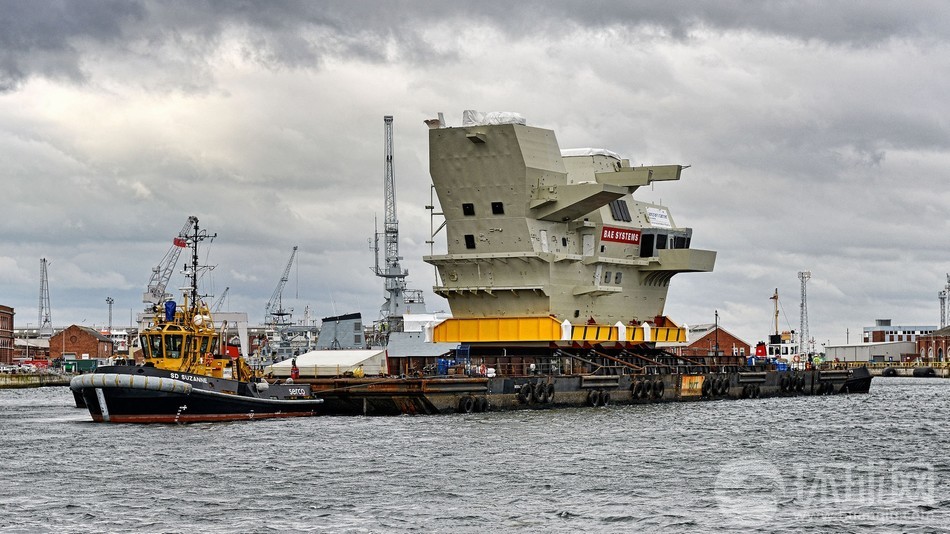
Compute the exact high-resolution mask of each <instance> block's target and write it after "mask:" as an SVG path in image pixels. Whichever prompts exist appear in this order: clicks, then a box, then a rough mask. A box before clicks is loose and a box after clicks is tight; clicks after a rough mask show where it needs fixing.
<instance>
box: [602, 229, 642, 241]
mask: <svg viewBox="0 0 950 534" xmlns="http://www.w3.org/2000/svg"><path fill="white" fill-rule="evenodd" d="M600 240H601V241H614V242H616V243H628V244H630V245H639V244H640V231H639V230H629V229H626V228H613V227H611V226H604V231H603V232H601V233H600Z"/></svg>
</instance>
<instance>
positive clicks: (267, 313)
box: [264, 245, 297, 325]
mask: <svg viewBox="0 0 950 534" xmlns="http://www.w3.org/2000/svg"><path fill="white" fill-rule="evenodd" d="M296 257H297V246H296V245H294V250H293V252H291V253H290V259H289V260H287V267H285V268H284V274H283V275H282V276H281V277H280V281H279V282H277V287H276V288H274V294H273V295H271V297H270V300H268V301H267V306H265V307H264V320H265V321H266V322H267V323H268V324H274V325H284V324H286V321H285V319H284V318H285V317H286V316H288V315H290V314H291V313H293V311H294V310H293V309H290V310H285V309H284V305H283V302H282V300H281V299H282V296H283V292H284V286H285V285H286V284H287V279H288V278H289V277H290V268H291V267H292V266H293V264H294V258H296Z"/></svg>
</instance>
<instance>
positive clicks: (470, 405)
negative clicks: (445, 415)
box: [459, 395, 475, 413]
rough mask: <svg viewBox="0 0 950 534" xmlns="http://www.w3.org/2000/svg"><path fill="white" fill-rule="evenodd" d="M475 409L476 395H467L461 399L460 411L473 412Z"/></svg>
mask: <svg viewBox="0 0 950 534" xmlns="http://www.w3.org/2000/svg"><path fill="white" fill-rule="evenodd" d="M474 409H475V397H472V396H471V395H466V396H464V397H462V398H461V399H459V412H460V413H472V410H474Z"/></svg>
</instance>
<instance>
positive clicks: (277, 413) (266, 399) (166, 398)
mask: <svg viewBox="0 0 950 534" xmlns="http://www.w3.org/2000/svg"><path fill="white" fill-rule="evenodd" d="M70 388H71V389H72V390H73V392H74V393H75V394H77V395H78V396H80V397H81V398H82V400H83V403H84V404H85V406H86V408H87V409H88V410H89V414H90V416H92V419H93V421H96V422H109V423H198V422H217V421H247V420H254V419H273V418H284V417H310V416H314V415H318V414H319V413H320V408H321V404H322V403H323V401H322V399H315V398H312V397H310V395H309V390H308V388H306V387H301V386H293V385H282V386H272V387H269V388H267V389H266V390H263V391H258V390H257V387H256V386H255V385H253V384H248V383H244V382H238V381H236V380H227V379H216V378H209V377H202V376H197V375H188V374H184V373H174V372H168V371H164V370H158V369H154V368H149V367H133V366H116V367H107V368H103V369H102V370H101V372H96V373H94V374H90V375H81V376H78V377H75V378H74V379H73V381H72V383H71V384H70Z"/></svg>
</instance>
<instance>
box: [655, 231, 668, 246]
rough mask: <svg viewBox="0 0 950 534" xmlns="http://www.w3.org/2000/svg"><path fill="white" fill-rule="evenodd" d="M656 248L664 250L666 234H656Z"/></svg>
mask: <svg viewBox="0 0 950 534" xmlns="http://www.w3.org/2000/svg"><path fill="white" fill-rule="evenodd" d="M656 248H657V249H665V248H666V234H656Z"/></svg>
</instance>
